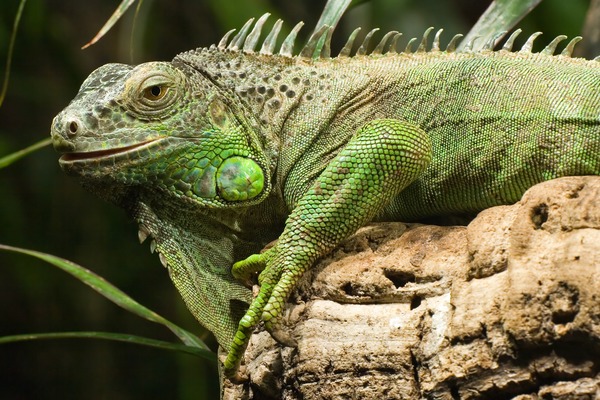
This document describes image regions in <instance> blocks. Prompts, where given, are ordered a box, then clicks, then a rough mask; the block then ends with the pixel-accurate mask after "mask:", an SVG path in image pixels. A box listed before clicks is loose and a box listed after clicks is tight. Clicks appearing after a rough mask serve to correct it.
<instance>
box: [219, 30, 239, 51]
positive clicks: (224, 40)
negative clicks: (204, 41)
mask: <svg viewBox="0 0 600 400" xmlns="http://www.w3.org/2000/svg"><path fill="white" fill-rule="evenodd" d="M233 32H235V29H232V30H230V31H229V32H227V33H226V34H225V36H223V37H222V38H221V40H220V41H219V44H218V45H217V48H218V49H219V50H225V49H226V48H227V42H228V41H229V36H231V34H232V33H233Z"/></svg>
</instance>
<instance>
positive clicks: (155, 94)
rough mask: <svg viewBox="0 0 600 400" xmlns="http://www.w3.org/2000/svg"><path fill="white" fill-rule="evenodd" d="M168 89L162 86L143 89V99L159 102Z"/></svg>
mask: <svg viewBox="0 0 600 400" xmlns="http://www.w3.org/2000/svg"><path fill="white" fill-rule="evenodd" d="M167 90H168V88H167V87H166V86H163V85H152V86H150V87H147V88H146V89H144V98H146V99H147V100H152V101H156V100H160V99H162V98H163V97H164V96H165V94H166V93H167Z"/></svg>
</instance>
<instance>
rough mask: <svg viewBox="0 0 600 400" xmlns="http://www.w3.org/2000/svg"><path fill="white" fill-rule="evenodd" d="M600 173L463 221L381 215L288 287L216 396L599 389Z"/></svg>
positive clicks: (530, 393) (546, 394) (419, 395)
mask: <svg viewBox="0 0 600 400" xmlns="http://www.w3.org/2000/svg"><path fill="white" fill-rule="evenodd" d="M599 203H600V177H567V178H561V179H557V180H554V181H549V182H545V183H542V184H539V185H537V186H535V187H533V188H531V189H530V190H529V191H528V192H527V193H525V195H524V196H523V198H522V200H521V201H520V202H519V203H517V204H515V205H512V206H500V207H494V208H491V209H488V210H485V211H483V212H481V213H480V214H479V215H478V216H477V217H476V218H475V219H474V220H473V221H472V222H471V223H470V224H469V225H468V226H450V227H440V226H433V225H420V224H403V223H381V224H374V225H371V226H368V227H365V228H363V229H361V230H360V231H359V232H358V233H356V234H355V235H354V236H352V237H351V238H350V239H348V240H347V241H345V242H344V243H343V244H342V245H340V246H339V248H338V249H337V250H335V252H334V253H333V254H331V255H330V256H329V257H327V258H326V259H323V260H322V261H321V262H320V263H319V264H318V265H317V266H316V267H315V268H314V269H313V270H311V272H310V273H309V274H307V276H306V277H305V278H304V279H303V281H302V284H301V285H300V286H299V287H298V289H297V291H296V292H295V294H294V295H293V296H292V298H291V299H290V300H289V304H288V312H287V329H288V330H289V332H290V333H291V335H292V336H293V337H294V338H295V339H296V341H297V347H295V348H290V347H284V346H282V345H279V344H278V343H276V342H275V341H274V340H273V339H272V338H271V336H270V335H269V334H268V333H267V332H264V331H258V332H257V333H255V334H254V336H253V337H252V340H251V343H250V346H249V348H248V351H247V353H246V359H245V365H244V366H243V371H244V372H245V374H246V375H247V376H248V378H249V380H248V381H247V382H245V383H243V384H238V385H235V384H233V383H231V382H228V381H227V382H225V383H224V398H225V399H378V400H381V399H452V400H455V399H519V400H525V399H595V398H600V204H599Z"/></svg>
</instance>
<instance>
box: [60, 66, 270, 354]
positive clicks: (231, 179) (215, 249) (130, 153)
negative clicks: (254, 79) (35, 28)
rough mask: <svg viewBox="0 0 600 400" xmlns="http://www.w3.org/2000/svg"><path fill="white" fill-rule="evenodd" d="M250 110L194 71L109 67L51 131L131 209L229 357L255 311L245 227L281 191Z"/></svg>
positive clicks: (73, 164)
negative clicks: (273, 190) (240, 270)
mask: <svg viewBox="0 0 600 400" xmlns="http://www.w3.org/2000/svg"><path fill="white" fill-rule="evenodd" d="M239 107H240V106H239V104H236V103H235V98H234V97H233V96H229V95H228V92H227V91H226V90H222V89H221V88H218V87H217V86H216V85H215V84H214V83H213V82H211V80H210V79H208V78H206V77H204V76H203V74H202V73H201V71H199V70H197V69H195V68H193V67H190V66H188V65H186V64H184V63H167V62H152V63H146V64H141V65H138V66H128V65H122V64H108V65H105V66H103V67H101V68H99V69H97V70H96V71H94V72H93V73H92V74H91V75H90V76H89V77H88V78H87V79H86V80H85V82H84V83H83V84H82V86H81V89H80V91H79V93H78V94H77V96H76V97H75V98H74V99H73V101H72V102H71V103H70V104H69V105H68V106H67V107H66V108H65V109H64V110H63V111H62V112H61V113H60V114H59V115H58V116H56V118H55V119H54V121H53V123H52V132H51V136H52V141H53V144H54V148H55V149H56V150H57V151H58V152H60V153H61V157H60V166H61V167H62V169H63V170H64V171H65V172H66V173H68V174H69V175H72V176H75V177H77V178H78V179H79V180H80V181H81V182H82V184H83V185H84V186H86V187H87V188H88V189H90V190H92V191H93V192H94V193H95V194H97V195H99V196H100V197H102V198H104V199H107V200H109V201H112V202H114V203H117V204H118V205H120V206H122V207H125V208H126V209H128V211H129V212H130V213H131V214H132V216H133V217H134V218H135V219H136V220H137V222H138V223H139V224H140V232H141V237H142V238H145V237H148V236H150V237H151V238H152V239H153V247H152V248H153V250H154V249H156V251H158V253H159V254H160V256H161V257H160V258H161V261H162V262H163V264H165V265H166V266H167V267H168V268H169V272H170V275H171V278H172V280H173V281H174V283H175V285H176V286H177V288H178V289H179V290H180V292H181V294H182V297H183V298H184V300H185V301H186V303H187V304H188V307H189V308H190V310H192V312H193V313H194V315H195V316H196V318H197V319H198V320H199V321H200V322H201V323H202V324H203V325H204V326H205V327H207V328H208V329H209V330H211V331H212V332H213V333H214V334H215V335H216V337H217V339H218V341H219V343H220V344H221V345H222V346H223V347H225V348H227V347H228V345H229V343H230V341H231V340H232V338H233V334H234V333H235V330H236V328H237V323H238V321H239V319H240V318H241V316H242V315H243V313H244V311H245V303H247V302H249V301H250V300H251V292H250V290H248V289H247V288H246V287H244V286H243V285H242V284H241V283H240V282H237V281H235V280H234V279H233V277H232V275H231V273H230V268H231V265H232V264H233V262H234V261H235V260H236V258H239V257H240V256H246V255H248V254H249V252H250V251H252V252H254V251H257V250H258V249H257V248H256V246H257V245H258V243H254V242H252V243H250V242H244V243H242V240H241V239H240V238H239V237H238V232H237V230H236V229H238V226H237V220H236V218H237V215H238V213H239V212H241V211H240V210H244V209H247V207H248V206H250V205H253V204H256V203H259V202H261V201H262V200H264V199H265V198H266V197H267V195H268V194H269V191H270V187H271V183H270V173H269V162H268V160H267V159H268V156H267V155H266V154H265V151H264V150H263V148H262V144H261V138H260V137H259V136H258V135H257V134H256V132H255V129H253V128H252V126H253V125H252V124H251V123H250V122H248V121H247V120H246V119H245V117H244V115H245V113H243V112H240V110H239ZM254 126H255V125H254ZM252 246H254V247H255V248H252V249H250V247H252Z"/></svg>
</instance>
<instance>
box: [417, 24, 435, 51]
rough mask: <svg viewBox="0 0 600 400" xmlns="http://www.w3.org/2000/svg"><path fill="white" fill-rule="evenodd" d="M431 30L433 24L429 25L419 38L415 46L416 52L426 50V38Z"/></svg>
mask: <svg viewBox="0 0 600 400" xmlns="http://www.w3.org/2000/svg"><path fill="white" fill-rule="evenodd" d="M432 30H433V26H430V27H429V28H427V29H426V30H425V32H424V33H423V38H422V39H421V43H419V47H417V51H416V52H417V53H423V52H426V51H427V38H428V37H429V34H430V33H431V31H432Z"/></svg>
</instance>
